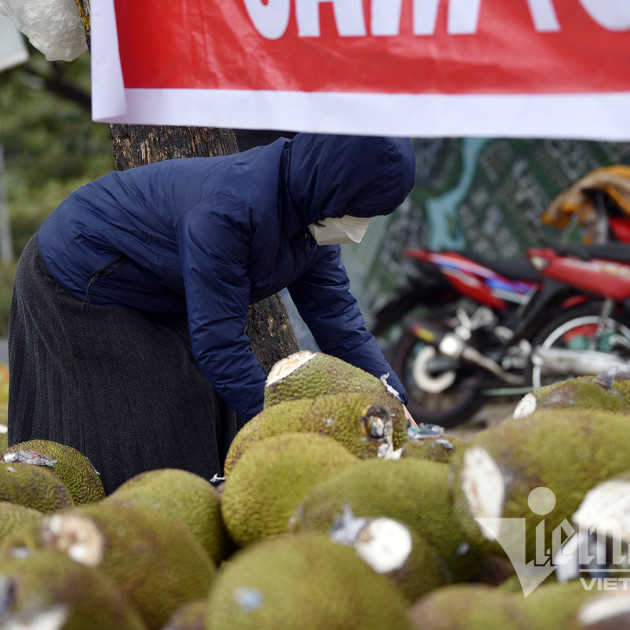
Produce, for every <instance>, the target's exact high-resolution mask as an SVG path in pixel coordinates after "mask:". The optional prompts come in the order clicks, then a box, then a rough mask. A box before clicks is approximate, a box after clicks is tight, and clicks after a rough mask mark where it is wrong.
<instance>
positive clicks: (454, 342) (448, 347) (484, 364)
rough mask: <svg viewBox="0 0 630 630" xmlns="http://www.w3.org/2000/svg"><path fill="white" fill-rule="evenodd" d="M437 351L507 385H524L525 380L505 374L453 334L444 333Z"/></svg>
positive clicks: (500, 368) (496, 364) (490, 360)
mask: <svg viewBox="0 0 630 630" xmlns="http://www.w3.org/2000/svg"><path fill="white" fill-rule="evenodd" d="M437 348H438V351H439V352H440V353H441V354H443V355H444V356H446V357H449V358H450V359H456V360H464V361H468V362H470V363H474V364H475V365H478V366H479V367H481V368H483V369H484V370H487V371H488V372H490V373H491V374H494V375H495V376H496V377H497V378H499V379H501V380H502V381H503V382H504V383H508V384H509V385H524V384H525V378H524V377H521V376H517V375H515V374H510V373H509V372H506V371H505V370H504V369H503V368H502V367H501V366H500V365H499V364H498V363H497V362H496V361H493V360H492V359H489V358H488V357H484V356H483V354H481V353H480V352H479V351H478V350H476V349H475V348H473V347H472V346H469V345H468V344H467V343H466V342H465V341H464V340H463V339H461V338H460V337H458V336H457V335H455V334H453V333H446V334H445V335H444V336H443V337H442V338H441V339H440V341H439V343H438V345H437Z"/></svg>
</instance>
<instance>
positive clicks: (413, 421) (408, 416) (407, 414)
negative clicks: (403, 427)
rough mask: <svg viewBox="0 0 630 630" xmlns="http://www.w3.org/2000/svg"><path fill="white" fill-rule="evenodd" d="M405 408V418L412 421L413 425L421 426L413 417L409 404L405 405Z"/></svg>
mask: <svg viewBox="0 0 630 630" xmlns="http://www.w3.org/2000/svg"><path fill="white" fill-rule="evenodd" d="M403 409H404V410H405V418H407V420H409V422H411V426H412V427H415V428H416V429H419V428H420V427H419V426H418V425H417V424H416V421H415V420H414V419H413V417H412V416H411V414H410V413H409V409H407V405H403Z"/></svg>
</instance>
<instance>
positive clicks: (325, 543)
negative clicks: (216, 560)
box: [206, 534, 409, 630]
mask: <svg viewBox="0 0 630 630" xmlns="http://www.w3.org/2000/svg"><path fill="white" fill-rule="evenodd" d="M208 607H209V610H208V615H207V618H206V627H207V630H278V628H300V629H301V630H322V628H326V630H382V629H383V628H395V629H396V630H408V629H409V622H408V619H407V603H406V602H405V600H404V598H403V597H402V596H401V595H400V593H398V592H397V590H396V588H395V587H394V586H393V585H392V584H391V583H390V581H389V580H388V579H387V578H385V577H383V576H382V575H378V574H377V573H375V572H374V571H373V570H372V569H370V567H369V566H368V565H367V564H366V563H365V562H364V561H363V560H362V559H361V558H359V556H358V555H357V554H356V552H355V551H353V550H352V549H351V548H349V547H346V546H345V545H339V544H336V543H334V542H331V541H330V539H329V538H328V536H326V535H312V534H300V535H296V536H290V535H286V536H282V537H279V538H275V539H267V540H264V541H261V542H260V543H258V544H256V545H252V546H250V547H247V548H246V549H242V550H240V551H237V552H236V554H235V555H234V556H233V557H232V559H230V560H229V561H228V562H227V563H226V564H225V565H224V567H223V570H222V571H221V573H220V574H219V576H218V577H217V579H216V581H215V583H214V584H213V586H212V588H211V590H210V595H209V600H208Z"/></svg>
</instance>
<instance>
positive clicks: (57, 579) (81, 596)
mask: <svg viewBox="0 0 630 630" xmlns="http://www.w3.org/2000/svg"><path fill="white" fill-rule="evenodd" d="M0 628H2V629H3V630H11V629H16V630H17V629H19V628H33V629H35V628H42V629H44V628H46V629H50V630H86V628H89V629H90V630H111V629H112V628H116V630H146V626H145V625H144V623H143V622H142V620H141V618H140V616H139V615H138V613H137V612H136V611H135V610H134V609H133V608H132V607H131V606H130V605H129V603H128V602H127V601H126V599H125V598H124V596H123V595H122V594H121V593H120V591H119V590H118V589H117V588H116V587H115V586H114V584H112V582H111V581H110V580H109V579H108V578H106V577H105V576H104V575H102V574H101V572H100V571H98V570H97V569H95V568H93V567H88V566H85V565H83V564H80V563H78V562H74V561H73V560H71V559H70V558H68V557H67V556H66V555H65V554H62V553H59V552H54V551H38V552H36V553H34V554H32V555H28V556H26V557H24V558H19V559H17V558H15V559H10V560H6V561H3V562H2V564H1V565H0Z"/></svg>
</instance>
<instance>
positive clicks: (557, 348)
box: [372, 167, 630, 427]
mask: <svg viewBox="0 0 630 630" xmlns="http://www.w3.org/2000/svg"><path fill="white" fill-rule="evenodd" d="M612 168H613V169H614V168H617V167H612ZM620 168H621V169H622V170H623V168H627V167H620ZM599 170H602V171H606V172H605V173H603V175H604V177H601V175H602V173H599ZM599 170H598V171H597V172H593V173H591V174H589V175H588V176H586V177H584V178H582V180H579V181H578V182H577V183H576V184H575V185H574V187H572V188H571V189H569V190H568V191H566V192H565V193H563V194H562V195H559V196H558V197H557V198H556V199H555V200H554V201H553V202H552V204H550V206H549V208H548V209H547V211H546V212H545V214H544V215H543V217H542V219H543V222H545V223H547V224H549V225H554V226H555V227H559V228H560V229H568V228H572V227H573V225H574V224H575V223H578V224H579V225H580V226H581V228H583V229H584V231H585V236H584V243H585V245H583V246H580V247H582V249H580V248H579V247H578V248H576V249H571V248H570V247H569V246H567V248H565V249H558V246H557V244H556V243H551V242H548V241H546V245H547V247H546V248H543V249H540V248H531V249H530V250H528V252H527V254H528V256H527V260H510V261H505V260H488V259H485V258H484V257H482V256H479V255H478V254H476V253H472V252H466V251H451V252H448V251H441V252H436V251H431V250H426V249H408V250H405V255H406V256H408V257H410V258H411V259H413V260H414V261H415V262H416V264H417V266H418V269H419V271H420V273H421V275H420V276H419V277H418V278H416V279H415V280H414V281H413V282H412V284H411V285H410V286H409V287H408V288H407V289H406V290H403V291H402V292H401V293H400V294H399V295H398V296H396V297H395V298H394V299H393V300H392V301H391V302H389V303H388V304H386V305H385V306H384V307H383V308H382V309H381V310H380V311H378V312H377V313H376V315H375V323H374V325H373V327H372V332H373V334H375V335H376V336H382V335H384V334H385V332H386V331H388V330H390V329H391V328H392V327H395V326H396V325H399V327H400V328H401V332H400V336H399V338H398V340H397V341H396V342H395V344H394V345H393V347H392V349H391V351H390V352H389V353H388V354H389V359H390V363H391V365H392V368H393V369H394V371H396V373H397V374H398V376H399V377H400V378H401V380H402V382H403V384H404V386H405V388H406V389H407V392H408V394H409V402H408V408H409V411H410V412H411V414H412V415H413V416H414V418H415V419H416V420H417V421H419V422H427V423H432V424H438V425H441V426H444V427H449V426H453V425H456V424H459V423H461V422H462V421H464V420H466V419H469V418H470V417H471V416H472V415H473V414H474V413H475V412H476V411H477V410H478V409H479V408H480V407H481V406H483V404H484V403H485V402H486V401H487V400H488V398H489V397H491V396H506V395H522V394H524V393H526V392H528V391H530V390H531V389H532V388H535V387H540V386H542V385H543V384H546V383H547V382H551V381H552V380H558V378H561V377H563V376H564V377H566V376H570V375H578V374H590V373H593V372H594V371H595V370H597V371H596V372H595V373H599V370H600V368H602V367H606V366H609V365H611V364H614V365H617V366H618V367H620V366H621V365H622V364H623V363H624V361H626V360H627V358H626V351H627V349H628V348H630V321H628V318H627V315H626V313H625V309H624V306H625V305H624V304H623V299H627V297H630V294H629V296H627V297H626V298H623V299H617V298H621V297H622V296H621V295H620V294H619V293H614V292H613V294H610V295H608V294H607V293H606V294H604V293H602V291H601V290H600V292H599V293H597V292H594V291H593V288H597V285H598V280H597V279H595V278H593V280H592V282H591V284H589V285H587V284H585V283H584V282H583V280H582V277H581V276H582V274H581V273H580V270H578V268H577V266H576V263H575V262H570V263H567V262H566V259H571V260H573V259H574V257H575V255H576V252H581V253H582V254H584V253H585V252H588V254H587V255H590V256H591V257H593V256H595V258H594V260H595V261H598V260H600V258H598V257H597V256H599V254H602V253H603V251H602V248H603V245H602V243H603V242H608V241H610V240H614V241H616V242H615V243H610V244H608V245H606V248H610V247H611V246H612V245H615V246H616V248H617V249H616V253H618V254H619V255H621V253H622V251H624V250H626V249H628V250H630V247H628V245H627V243H630V219H629V218H628V217H630V203H629V204H628V208H627V210H626V208H625V207H623V206H622V205H620V203H619V201H620V200H619V198H616V197H615V196H613V195H611V193H610V177H611V175H614V176H615V177H617V176H621V177H622V178H626V177H627V181H628V182H630V169H628V172H627V173H626V172H625V171H624V172H623V173H622V175H619V174H618V173H617V172H616V171H615V172H614V173H610V172H608V171H609V170H610V169H599ZM594 175H597V177H594ZM594 180H596V181H594ZM613 188H614V187H613ZM614 190H615V191H617V188H614ZM628 192H629V193H630V187H629V190H628ZM569 193H571V194H569ZM576 197H578V198H579V203H576V202H575V198H576ZM629 199H630V196H629ZM569 201H571V203H569ZM572 224H573V225H572ZM543 240H544V239H543ZM591 243H595V244H594V245H591ZM624 243H625V244H624ZM593 247H595V248H597V247H599V248H600V250H597V249H593ZM554 248H555V249H554ZM584 248H587V249H584ZM588 248H590V249H588ZM608 251H611V250H610V249H608ZM554 252H555V257H554ZM552 259H553V262H552ZM560 260H564V261H565V262H564V263H563V265H561V263H560ZM547 261H549V262H547ZM583 262H584V261H583ZM628 263H630V257H629V258H628ZM594 264H595V265H600V267H601V263H597V262H595V263H594ZM617 264H618V265H621V266H623V265H624V264H625V263H624V262H623V259H622V260H618V261H617ZM561 267H562V272H560V271H559V269H560V268H561ZM600 267H596V268H597V269H599V268H600ZM568 268H570V269H572V272H573V273H571V272H570V271H567V269H568ZM609 268H610V266H608V267H606V269H609ZM592 273H593V274H595V275H596V273H599V272H595V271H592ZM620 273H621V272H620ZM628 273H630V266H629V267H628ZM584 277H586V274H584ZM628 282H629V285H630V278H629V279H628ZM610 285H615V282H608V283H607V284H606V285H605V284H604V283H603V282H602V284H601V286H610ZM419 308H420V310H421V312H420V313H419V312H418V309H419ZM626 344H627V345H626ZM585 350H589V352H591V353H594V354H590V355H584V354H582V353H583V352H584V351H585ZM580 355H582V357H583V358H582V359H578V357H579V356H580ZM595 355H597V358H598V360H597V361H595ZM587 356H588V357H589V358H588V359H587V358H586V357H587ZM628 356H629V357H630V355H628ZM570 357H571V359H570Z"/></svg>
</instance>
